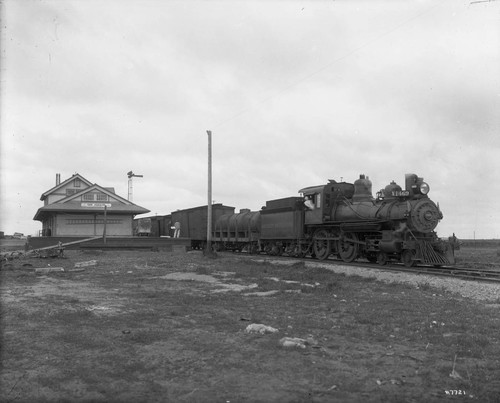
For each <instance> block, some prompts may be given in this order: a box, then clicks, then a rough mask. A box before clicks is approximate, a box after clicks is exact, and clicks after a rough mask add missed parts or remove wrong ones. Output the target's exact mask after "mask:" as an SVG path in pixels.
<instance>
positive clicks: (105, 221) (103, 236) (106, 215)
mask: <svg viewBox="0 0 500 403" xmlns="http://www.w3.org/2000/svg"><path fill="white" fill-rule="evenodd" d="M107 225H108V206H106V205H104V229H103V230H102V239H103V241H104V243H106V226H107Z"/></svg>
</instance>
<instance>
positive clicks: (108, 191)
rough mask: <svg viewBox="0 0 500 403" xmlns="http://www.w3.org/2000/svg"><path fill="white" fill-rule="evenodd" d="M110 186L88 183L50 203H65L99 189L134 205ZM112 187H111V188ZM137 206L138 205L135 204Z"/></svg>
mask: <svg viewBox="0 0 500 403" xmlns="http://www.w3.org/2000/svg"><path fill="white" fill-rule="evenodd" d="M109 189H110V188H103V187H101V186H99V185H98V184H97V183H94V184H93V185H90V187H88V188H86V189H82V190H81V191H79V192H78V193H74V194H72V195H69V196H66V197H65V198H64V199H61V200H58V201H57V202H56V203H52V204H58V203H66V202H69V201H71V200H74V199H76V198H79V197H81V196H82V195H84V194H85V193H91V192H93V191H96V190H97V191H99V192H101V193H104V194H107V195H108V196H110V197H112V198H113V199H117V200H118V201H120V202H122V203H124V204H128V205H132V206H136V205H135V204H134V203H132V202H131V201H129V200H127V199H124V198H123V197H121V196H118V195H117V194H116V193H114V192H112V191H110V190H109ZM111 189H112V188H111ZM137 207H138V206H137Z"/></svg>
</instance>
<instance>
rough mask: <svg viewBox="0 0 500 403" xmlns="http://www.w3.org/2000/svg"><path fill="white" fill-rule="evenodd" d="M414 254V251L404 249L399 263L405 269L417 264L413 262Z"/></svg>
mask: <svg viewBox="0 0 500 403" xmlns="http://www.w3.org/2000/svg"><path fill="white" fill-rule="evenodd" d="M415 254H416V253H415V251H413V250H411V249H406V250H405V251H403V253H402V254H401V261H402V262H403V264H404V265H405V266H406V267H413V266H415V265H416V264H417V261H416V260H414V258H415Z"/></svg>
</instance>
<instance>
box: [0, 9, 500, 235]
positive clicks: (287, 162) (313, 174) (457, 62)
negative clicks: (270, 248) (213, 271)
mask: <svg viewBox="0 0 500 403" xmlns="http://www.w3.org/2000/svg"><path fill="white" fill-rule="evenodd" d="M498 4H500V3H497V4H494V3H493V2H491V4H490V3H488V4H487V6H486V5H482V6H481V7H472V6H469V3H467V2H452V1H447V0H445V1H442V2H438V3H436V2H430V1H419V2H413V3H411V4H405V6H401V4H399V3H398V2H393V1H376V2H340V1H336V2H331V1H321V2H305V3H304V2H296V1H284V2H281V1H280V2H277V1H276V2H255V1H246V2H245V1H241V2H227V1H220V2H217V1H215V2H202V1H193V2H159V1H148V2H139V1H134V0H131V1H127V2H118V1H113V0H107V1H105V2H93V1H90V2H80V1H66V2H64V3H61V2H58V1H48V0H43V1H39V2H34V1H33V2H15V1H8V2H6V3H5V10H6V14H5V15H6V21H7V23H6V28H4V32H3V34H4V35H3V39H2V41H3V42H2V45H4V46H2V48H3V49H5V52H4V58H3V60H2V61H3V62H5V63H4V66H5V68H4V71H3V72H2V80H3V83H5V85H2V87H3V88H5V90H3V91H2V115H3V116H2V117H4V116H5V119H2V151H1V152H2V162H1V164H2V165H1V169H2V177H1V178H2V210H4V205H5V207H6V209H5V211H8V214H5V213H3V211H2V213H3V216H2V222H6V223H7V226H6V228H8V229H7V231H10V232H13V231H19V230H21V232H22V231H23V230H22V228H35V227H34V225H35V226H36V225H37V223H31V222H30V220H31V218H32V216H33V215H34V213H35V212H36V209H37V208H38V207H40V206H41V205H40V203H39V200H38V198H39V195H40V194H41V193H42V192H43V191H45V190H47V189H48V188H50V187H51V186H52V184H53V180H54V174H55V173H56V172H61V173H62V176H63V178H65V177H68V176H70V175H71V174H73V173H75V172H79V173H80V174H82V175H83V176H85V177H86V178H87V179H89V180H90V181H92V182H96V183H98V184H100V185H103V186H114V187H115V188H116V190H117V192H118V193H119V194H120V195H122V196H124V197H126V195H127V178H126V172H128V171H129V170H131V169H132V170H133V171H134V172H136V173H139V174H143V175H144V178H141V179H137V180H136V181H135V182H134V201H135V202H136V203H137V204H139V205H141V206H143V207H146V208H148V209H151V210H152V211H153V212H155V213H158V214H166V213H169V212H171V211H173V210H176V209H178V208H187V207H193V206H196V205H202V204H205V203H206V186H207V183H206V182H207V178H206V165H207V162H206V158H207V155H206V154H207V135H206V130H208V129H210V130H212V131H213V147H214V148H213V155H214V161H213V163H214V166H213V169H214V199H215V200H217V201H218V202H221V203H224V204H228V205H234V207H236V208H243V207H249V208H252V209H258V208H260V206H262V205H263V204H265V201H266V200H271V199H275V198H278V197H286V196H295V195H297V191H298V189H300V188H302V187H305V186H310V185H316V184H321V183H325V182H326V180H327V179H330V178H331V179H336V180H340V178H341V177H342V178H343V179H344V180H347V181H354V180H355V179H356V178H357V177H358V175H359V174H366V175H369V176H370V177H371V178H372V181H373V189H374V192H375V191H376V190H378V189H380V188H382V187H384V186H385V185H386V184H388V183H389V182H390V181H391V180H393V179H394V180H396V181H397V182H399V183H400V184H401V183H403V182H404V174H405V173H408V172H415V173H417V174H419V175H420V176H424V177H425V179H426V180H427V181H428V182H429V183H430V185H431V189H432V193H431V195H432V197H433V198H434V197H435V198H436V199H439V201H440V203H441V206H442V209H443V212H444V215H445V220H443V223H442V224H443V225H442V226H440V227H438V231H441V230H440V228H443V231H444V232H450V231H452V230H453V229H454V225H457V226H458V227H459V228H460V231H462V232H463V233H464V234H468V235H467V236H470V234H472V231H473V228H477V226H478V225H481V226H482V227H481V229H482V230H483V229H484V231H485V234H489V235H488V236H490V237H492V236H498V235H499V232H498V228H500V222H499V220H498V216H495V215H493V216H491V214H490V212H491V209H488V208H487V206H488V205H490V204H491V203H488V202H489V201H491V200H495V199H497V198H498V197H499V196H500V188H499V186H498V185H497V181H496V180H495V178H494V173H495V172H497V171H498V170H499V169H500V166H499V163H498V161H497V159H498V158H497V154H498V148H499V146H500V143H499V141H500V140H498V135H497V134H498V130H499V128H500V122H499V120H500V114H498V110H499V106H500V105H499V103H500V98H499V97H498V93H499V90H500V79H499V78H498V74H497V71H498V68H499V65H500V59H499V57H500V56H499V52H498V49H499V48H500V47H499V46H498V45H499V37H500V36H499V35H498V26H497V24H496V21H495V20H494V18H492V17H491V16H492V15H494V14H492V10H497V9H498ZM20 161H21V163H20ZM20 165H22V166H20ZM27 178H29V180H30V183H33V185H31V186H30V188H29V189H27V190H25V188H22V185H21V184H22V183H26V181H27V180H28V179H27ZM484 183H487V184H488V192H486V194H484V192H482V191H483V187H484ZM37 189H38V190H37ZM478 194H482V195H483V196H482V198H483V199H484V200H485V202H484V203H482V202H481V203H477V202H476V200H477V199H478ZM457 197H458V198H459V200H460V201H461V202H460V203H457V201H456V200H457ZM467 205H468V206H472V205H474V206H477V209H478V217H490V219H489V220H485V221H484V222H483V221H481V219H480V218H478V219H477V220H476V219H475V218H474V219H472V218H471V217H470V214H469V217H467V213H466V212H467V208H464V207H463V206H467ZM19 206H22V211H21V210H20V209H19ZM14 212H15V213H14ZM21 222H22V227H21ZM24 231H25V232H27V231H26V230H24ZM29 231H31V229H30V230H29ZM478 232H479V230H478ZM458 235H459V236H461V234H460V233H459V234H458Z"/></svg>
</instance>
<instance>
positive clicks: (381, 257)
mask: <svg viewBox="0 0 500 403" xmlns="http://www.w3.org/2000/svg"><path fill="white" fill-rule="evenodd" d="M388 260H389V257H388V256H387V253H384V252H379V254H378V255H377V263H378V264H379V265H380V266H385V265H386V264H387V261H388Z"/></svg>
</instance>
